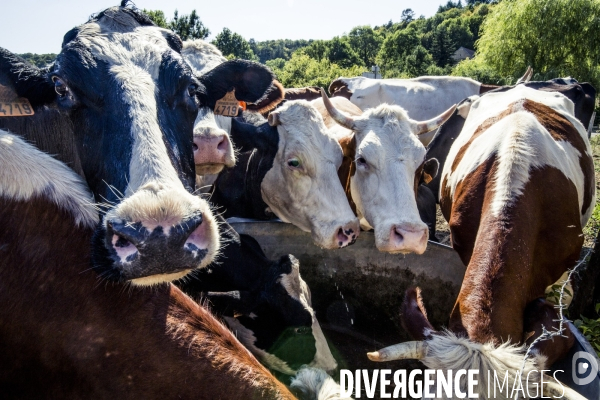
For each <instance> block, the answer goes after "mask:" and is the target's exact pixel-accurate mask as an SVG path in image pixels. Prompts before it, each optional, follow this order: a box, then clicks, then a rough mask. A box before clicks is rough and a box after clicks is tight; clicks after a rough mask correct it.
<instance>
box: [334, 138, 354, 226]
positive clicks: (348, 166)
mask: <svg viewBox="0 0 600 400" xmlns="http://www.w3.org/2000/svg"><path fill="white" fill-rule="evenodd" d="M338 143H339V144H340V146H341V147H342V153H343V158H342V165H340V168H339V169H338V177H339V178H340V182H341V183H342V187H343V188H344V192H346V198H348V203H350V208H352V211H353V212H354V214H355V215H357V213H356V204H354V201H353V200H352V193H351V191H350V179H351V178H352V177H353V176H354V174H355V173H356V164H355V163H354V158H355V157H356V135H354V133H352V134H350V135H348V136H346V137H343V138H341V139H339V140H338Z"/></svg>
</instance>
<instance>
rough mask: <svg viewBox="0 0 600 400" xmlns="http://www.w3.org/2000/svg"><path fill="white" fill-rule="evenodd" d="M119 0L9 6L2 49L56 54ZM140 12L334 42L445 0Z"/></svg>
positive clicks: (197, 4) (178, 3)
mask: <svg viewBox="0 0 600 400" xmlns="http://www.w3.org/2000/svg"><path fill="white" fill-rule="evenodd" d="M119 1H120V0H75V1H74V0H12V1H9V0H6V1H3V5H2V7H1V11H0V47H4V48H6V49H8V50H10V51H12V52H15V53H58V52H59V50H60V44H61V42H62V37H63V35H64V34H65V33H66V32H67V31H69V30H70V29H71V28H73V27H75V26H77V25H79V24H81V23H83V22H85V21H87V18H88V17H89V15H90V14H92V13H94V12H97V11H101V10H103V9H105V8H107V7H110V6H112V5H115V4H117V3H119ZM135 3H136V5H137V6H138V7H139V8H146V9H153V10H156V9H160V10H163V11H164V12H165V14H166V15H167V17H172V16H173V11H175V9H178V10H179V12H180V14H182V13H183V14H188V13H190V12H191V11H192V10H193V9H196V11H197V12H198V14H199V15H200V18H201V20H202V22H203V23H204V24H205V25H206V26H208V28H209V29H210V30H211V36H210V37H209V40H210V39H212V38H213V37H214V35H216V34H217V33H219V32H221V30H223V28H224V27H227V28H229V29H231V30H232V31H234V32H237V33H239V34H241V35H242V36H244V37H245V38H246V39H250V38H254V39H256V40H267V39H331V38H332V37H334V36H336V35H341V34H343V33H345V32H348V31H349V30H350V29H352V28H353V27H354V26H357V25H371V26H375V25H382V24H384V23H387V22H388V21H389V20H390V19H391V20H392V21H394V22H398V21H399V20H400V14H401V13H402V10H403V9H405V8H412V9H413V10H414V11H415V13H416V15H417V16H419V15H421V14H422V15H425V16H427V17H429V16H431V15H433V14H435V12H436V10H437V8H438V6H439V5H440V4H442V3H444V4H445V3H446V1H445V0H419V1H414V0H370V1H364V0H363V1H357V0H333V1H330V0H249V1H237V0H236V1H233V0H211V1H206V0H204V1H203V0H166V1H165V0H137V1H135Z"/></svg>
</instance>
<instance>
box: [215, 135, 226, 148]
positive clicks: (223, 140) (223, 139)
mask: <svg viewBox="0 0 600 400" xmlns="http://www.w3.org/2000/svg"><path fill="white" fill-rule="evenodd" d="M217 150H220V151H226V150H227V137H226V136H223V137H222V138H221V141H220V142H219V144H217Z"/></svg>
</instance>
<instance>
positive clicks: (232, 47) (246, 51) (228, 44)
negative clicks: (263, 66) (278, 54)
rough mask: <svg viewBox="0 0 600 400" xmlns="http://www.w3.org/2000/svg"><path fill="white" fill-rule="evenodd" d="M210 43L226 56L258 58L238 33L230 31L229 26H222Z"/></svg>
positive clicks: (246, 58) (245, 58) (247, 58)
mask: <svg viewBox="0 0 600 400" xmlns="http://www.w3.org/2000/svg"><path fill="white" fill-rule="evenodd" d="M212 44H214V45H215V46H217V48H218V49H219V50H221V52H222V53H223V55H224V56H225V57H227V58H241V59H244V60H257V59H258V58H257V57H256V55H255V54H254V52H252V49H251V48H250V44H249V43H248V42H247V41H246V39H244V38H243V37H242V36H241V35H240V34H237V33H235V32H232V31H231V30H230V29H229V28H223V31H222V32H221V33H219V34H218V35H217V36H216V37H215V40H213V42H212Z"/></svg>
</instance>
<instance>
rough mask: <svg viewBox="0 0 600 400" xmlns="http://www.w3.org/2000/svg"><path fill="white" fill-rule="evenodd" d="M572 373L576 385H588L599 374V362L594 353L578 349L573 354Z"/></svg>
mask: <svg viewBox="0 0 600 400" xmlns="http://www.w3.org/2000/svg"><path fill="white" fill-rule="evenodd" d="M571 373H572V374H573V382H574V383H575V384H576V385H580V386H583V385H587V384H589V383H591V382H592V381H593V380H594V379H595V378H596V375H598V363H597V362H596V359H595V358H594V356H593V355H591V354H588V353H586V352H585V351H578V352H577V353H575V354H574V355H573V361H572V365H571Z"/></svg>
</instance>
